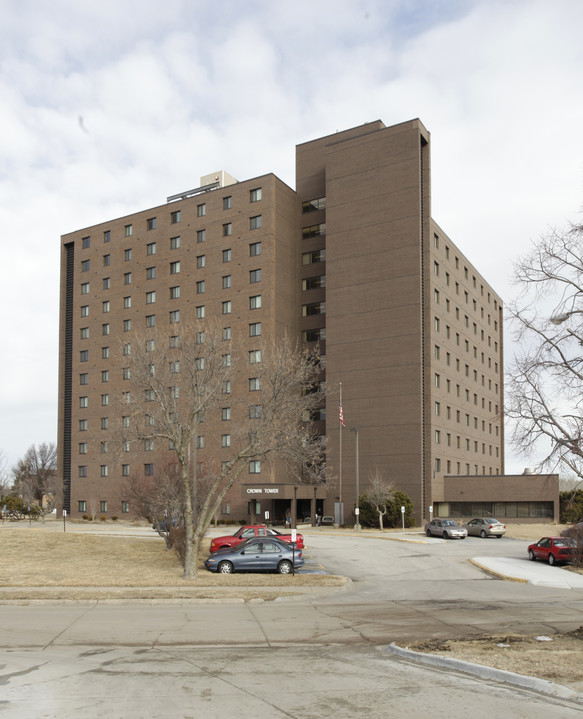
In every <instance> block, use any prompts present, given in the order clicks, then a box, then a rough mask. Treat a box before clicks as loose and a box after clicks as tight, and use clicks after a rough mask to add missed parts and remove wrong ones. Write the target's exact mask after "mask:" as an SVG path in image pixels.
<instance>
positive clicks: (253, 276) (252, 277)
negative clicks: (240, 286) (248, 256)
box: [249, 269, 261, 284]
mask: <svg viewBox="0 0 583 719" xmlns="http://www.w3.org/2000/svg"><path fill="white" fill-rule="evenodd" d="M255 282H261V270H260V269H259V270H251V271H250V272H249V283H250V284H254V283H255Z"/></svg>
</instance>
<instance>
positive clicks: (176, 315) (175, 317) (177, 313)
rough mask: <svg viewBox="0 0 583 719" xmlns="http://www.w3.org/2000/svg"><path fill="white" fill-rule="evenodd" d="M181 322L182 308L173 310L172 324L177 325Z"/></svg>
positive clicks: (171, 314)
mask: <svg viewBox="0 0 583 719" xmlns="http://www.w3.org/2000/svg"><path fill="white" fill-rule="evenodd" d="M178 322H180V310H172V312H170V324H171V325H175V324H177V323H178Z"/></svg>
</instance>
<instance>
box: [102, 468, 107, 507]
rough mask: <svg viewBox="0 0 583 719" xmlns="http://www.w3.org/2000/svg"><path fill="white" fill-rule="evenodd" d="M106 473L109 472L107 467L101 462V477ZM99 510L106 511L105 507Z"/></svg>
mask: <svg viewBox="0 0 583 719" xmlns="http://www.w3.org/2000/svg"><path fill="white" fill-rule="evenodd" d="M108 474H109V468H108V466H107V465H106V464H102V465H101V476H102V477H107V475H108ZM101 511H102V512H104V511H107V509H105V510H104V509H102V510H101Z"/></svg>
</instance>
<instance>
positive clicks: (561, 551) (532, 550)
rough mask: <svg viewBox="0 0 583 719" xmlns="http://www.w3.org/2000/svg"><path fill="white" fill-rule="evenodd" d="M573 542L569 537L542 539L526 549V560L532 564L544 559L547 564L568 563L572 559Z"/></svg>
mask: <svg viewBox="0 0 583 719" xmlns="http://www.w3.org/2000/svg"><path fill="white" fill-rule="evenodd" d="M575 547H576V545H575V542H574V541H573V540H572V539H569V537H543V538H542V539H539V540H538V542H537V543H536V544H531V545H530V547H529V548H528V558H529V559H530V560H532V561H533V562H534V561H535V560H537V559H544V560H545V561H547V562H548V563H549V564H557V563H559V562H569V561H570V560H571V558H572V557H573V552H574V550H575Z"/></svg>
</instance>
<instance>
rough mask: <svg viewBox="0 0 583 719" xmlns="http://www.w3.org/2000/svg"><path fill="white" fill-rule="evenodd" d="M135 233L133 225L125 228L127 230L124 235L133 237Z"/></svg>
mask: <svg viewBox="0 0 583 719" xmlns="http://www.w3.org/2000/svg"><path fill="white" fill-rule="evenodd" d="M133 232H134V230H133V227H132V226H131V225H126V226H125V228H124V234H125V236H126V237H131V236H132V234H133Z"/></svg>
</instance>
